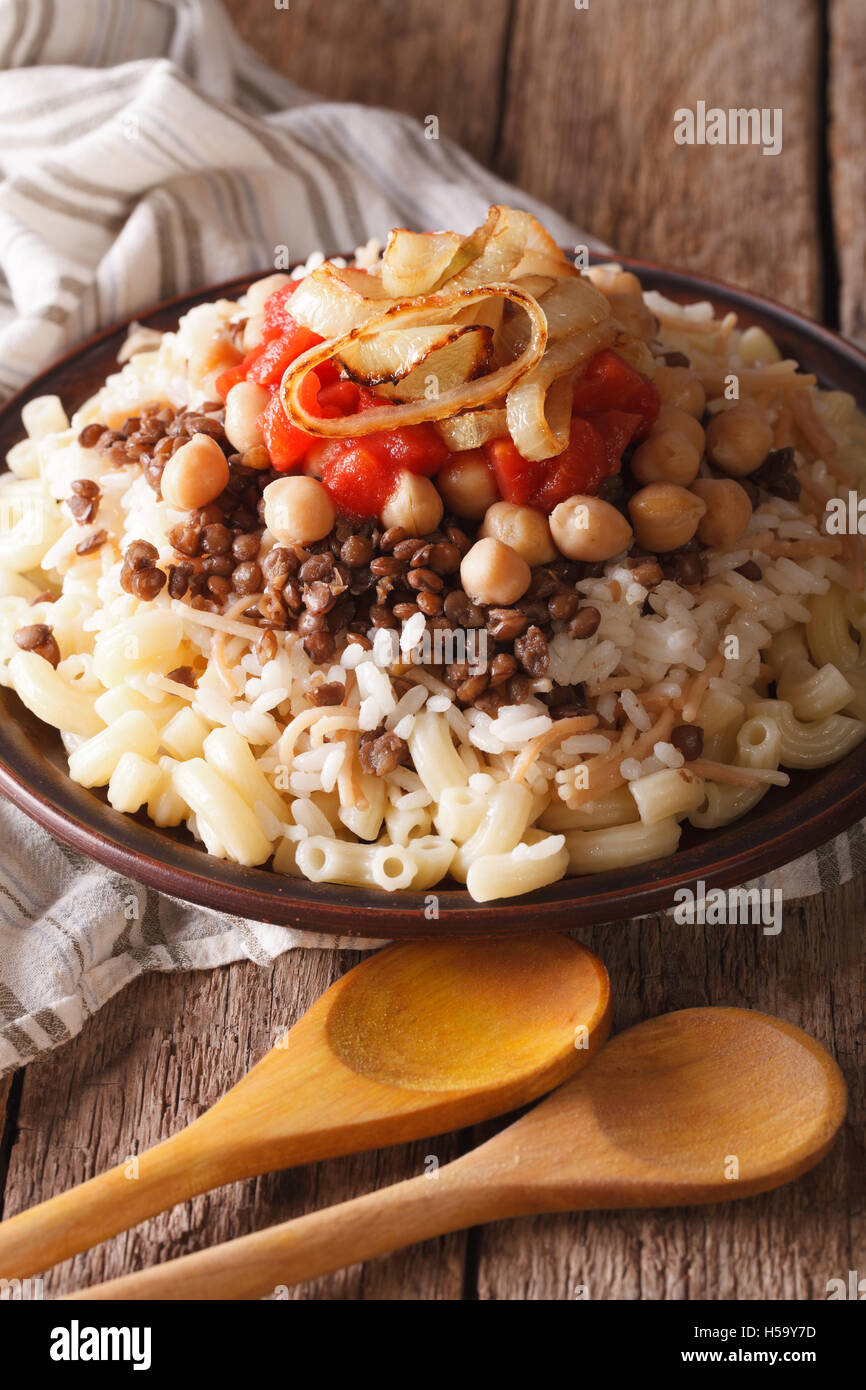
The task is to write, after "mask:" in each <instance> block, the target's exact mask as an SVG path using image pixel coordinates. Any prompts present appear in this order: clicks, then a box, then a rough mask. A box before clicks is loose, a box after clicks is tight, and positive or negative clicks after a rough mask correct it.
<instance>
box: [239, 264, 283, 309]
mask: <svg viewBox="0 0 866 1390" xmlns="http://www.w3.org/2000/svg"><path fill="white" fill-rule="evenodd" d="M291 283H292V277H291V275H284V274H283V272H282V271H281V270H278V271H277V272H276V274H275V275H266V276H265V277H264V279H262V280H254V281H253V283H252V284H251V285H250V287H249V289H248V290H247V313H249V314H260V313H261V312H262V310H263V309H264V307H265V300H266V299H267V298H268V297H269V296H270V295H272V294H273V293H274V290H281V289H282V288H283V286H284V285H290V284H291Z"/></svg>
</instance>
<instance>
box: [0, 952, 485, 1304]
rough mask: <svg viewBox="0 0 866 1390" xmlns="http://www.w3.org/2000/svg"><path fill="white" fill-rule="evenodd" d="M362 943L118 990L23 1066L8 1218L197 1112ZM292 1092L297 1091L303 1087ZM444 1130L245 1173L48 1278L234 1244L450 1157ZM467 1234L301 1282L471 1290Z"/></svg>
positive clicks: (117, 1269) (362, 1288) (386, 1291)
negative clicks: (307, 1163) (377, 1148)
mask: <svg viewBox="0 0 866 1390" xmlns="http://www.w3.org/2000/svg"><path fill="white" fill-rule="evenodd" d="M359 958H360V957H359V955H358V954H357V953H354V952H340V953H337V952H331V951H327V952H320V951H295V952H291V953H289V954H288V955H286V956H283V957H281V958H280V959H279V960H278V961H277V962H276V963H275V964H274V966H273V967H272V969H271V970H268V971H265V970H262V969H260V968H259V967H257V966H255V965H252V964H236V965H233V966H231V967H229V968H228V969H225V970H215V971H212V972H205V971H202V972H196V973H194V974H189V975H158V976H152V977H149V978H144V979H140V980H138V981H136V983H135V984H133V985H132V986H131V987H130V988H129V989H127V990H126V991H124V993H123V994H121V995H119V996H117V998H115V999H113V1000H112V1001H111V1002H110V1003H109V1004H108V1005H107V1006H106V1007H105V1009H103V1010H102V1011H101V1013H100V1014H99V1016H98V1017H97V1018H96V1019H94V1020H92V1021H91V1022H90V1023H89V1024H88V1025H87V1026H86V1028H85V1029H84V1030H83V1032H82V1033H81V1035H80V1036H79V1037H78V1038H76V1039H75V1040H74V1041H73V1042H72V1043H70V1044H69V1045H68V1046H66V1047H63V1048H61V1049H59V1050H58V1051H56V1052H53V1053H50V1054H48V1055H47V1056H46V1057H44V1058H42V1059H40V1060H38V1061H36V1062H34V1063H33V1064H32V1065H31V1066H30V1067H28V1068H27V1069H26V1071H25V1074H24V1086H23V1091H22V1096H21V1104H20V1110H19V1115H18V1131H17V1137H16V1140H15V1142H14V1144H13V1146H12V1149H11V1153H10V1156H9V1171H8V1178H7V1182H6V1191H5V1214H6V1215H7V1216H12V1215H14V1213H15V1212H17V1211H20V1210H22V1209H23V1208H25V1207H29V1206H31V1205H33V1204H34V1203H36V1202H39V1201H42V1200H44V1199H45V1198H47V1197H49V1196H51V1195H53V1194H54V1193H56V1192H59V1191H62V1190H63V1189H65V1188H67V1187H70V1186H72V1185H73V1184H75V1183H78V1182H82V1181H83V1180H84V1179H86V1178H88V1177H90V1176H92V1175H93V1174H94V1173H97V1172H100V1171H102V1170H103V1169H105V1168H108V1167H110V1166H112V1165H113V1164H115V1163H118V1162H121V1161H123V1160H124V1159H126V1158H127V1157H128V1156H129V1155H130V1154H134V1153H137V1152H141V1151H142V1150H143V1149H145V1148H148V1147H149V1146H150V1145H152V1144H154V1143H157V1142H158V1141H159V1140H160V1139H163V1138H166V1137H167V1136H168V1135H169V1134H172V1133H174V1132H175V1131H176V1130H177V1129H178V1128H180V1127H181V1126H182V1125H183V1124H187V1123H189V1122H190V1121H191V1120H193V1119H194V1118H195V1117H196V1116H198V1115H200V1114H201V1113H202V1111H203V1110H204V1109H206V1108H207V1107H208V1106H209V1105H211V1104H212V1103H213V1102H214V1101H215V1100H216V1099H217V1098H218V1097H219V1096H220V1095H222V1094H223V1092H224V1091H226V1090H227V1089H228V1087H229V1086H231V1085H232V1084H233V1083H234V1082H235V1081H236V1080H238V1079H239V1078H240V1077H241V1076H242V1075H243V1074H244V1073H245V1072H246V1071H248V1070H249V1068H250V1066H251V1065H252V1064H253V1062H255V1061H257V1060H258V1058H259V1057H261V1056H262V1055H263V1053H264V1052H266V1051H267V1049H268V1048H269V1047H270V1046H272V1045H273V1043H274V1042H275V1041H276V1040H277V1038H278V1037H279V1036H281V1034H282V1033H283V1032H284V1031H285V1030H286V1028H288V1027H290V1026H291V1024H292V1023H293V1022H294V1020H295V1019H296V1018H297V1017H298V1016H299V1015H300V1014H301V1013H302V1012H303V1011H304V1010H305V1009H307V1008H308V1007H309V1005H310V1004H311V1003H312V1002H313V1000H314V999H316V998H317V997H318V995H319V994H320V993H321V992H322V991H323V990H324V989H326V988H327V987H328V985H329V984H330V983H331V982H332V981H333V980H334V979H336V978H337V976H338V975H340V974H341V973H342V972H343V971H344V970H347V969H349V968H350V967H351V966H352V965H353V964H355V963H356V962H357V961H358V959H359ZM288 1099H289V1101H290V1098H288ZM458 1142H459V1141H458V1139H457V1138H456V1137H455V1136H445V1137H444V1138H441V1139H435V1140H426V1141H424V1142H422V1143H419V1144H412V1145H404V1146H401V1147H399V1148H395V1149H390V1150H383V1151H381V1152H378V1153H372V1154H366V1155H356V1156H351V1157H348V1158H345V1159H335V1160H333V1161H332V1162H329V1163H323V1164H320V1165H317V1166H316V1167H313V1168H302V1169H295V1170H291V1171H288V1172H283V1173H275V1174H270V1175H268V1176H266V1177H264V1178H260V1179H257V1180H252V1181H249V1182H241V1183H235V1184H232V1185H231V1186H230V1187H226V1188H223V1189H220V1190H219V1191H218V1192H215V1193H209V1194H206V1195H205V1196H202V1197H199V1198H197V1199H195V1200H194V1201H192V1202H188V1203H185V1204H184V1205H182V1206H179V1207H177V1208H175V1209H174V1210H173V1211H171V1212H168V1213H165V1214H164V1215H162V1216H160V1217H156V1218H155V1219H154V1220H152V1221H148V1222H146V1223H145V1224H143V1225H142V1226H140V1227H138V1228H136V1229H135V1230H133V1231H130V1232H126V1233H125V1234H123V1235H120V1236H117V1237H116V1238H115V1239H113V1240H111V1241H107V1242H106V1243H105V1244H104V1245H101V1246H98V1247H96V1248H95V1249H94V1250H91V1251H89V1252H87V1253H85V1254H84V1255H79V1256H76V1257H75V1259H73V1260H69V1261H67V1262H66V1263H65V1264H63V1265H60V1266H58V1267H57V1269H55V1270H52V1271H51V1272H50V1273H48V1274H47V1276H46V1280H45V1292H46V1296H47V1297H53V1296H56V1295H58V1294H60V1293H63V1292H66V1291H68V1290H71V1289H73V1288H82V1287H84V1286H86V1285H89V1284H94V1283H97V1282H99V1281H101V1280H104V1279H109V1278H112V1277H114V1276H115V1275H118V1274H120V1273H124V1272H128V1271H129V1270H132V1269H138V1268H141V1267H143V1266H146V1265H149V1264H154V1263H156V1262H158V1261H162V1260H167V1259H171V1258H174V1257H175V1256H177V1255H181V1254H186V1253H188V1252H189V1251H191V1250H196V1249H201V1248H202V1247H204V1246H206V1245H212V1244H216V1243H217V1242H219V1241H223V1240H229V1239H231V1238H232V1237H233V1236H236V1235H243V1234H246V1233H247V1232H248V1231H250V1230H253V1229H256V1228H259V1227H261V1226H266V1225H270V1224H272V1223H273V1222H275V1221H280V1220H285V1219H287V1218H288V1217H291V1216H296V1215H300V1214H302V1213H303V1212H305V1211H310V1210H312V1209H314V1208H315V1207H318V1206H326V1205H329V1204H330V1203H332V1202H337V1201H341V1200H343V1199H344V1198H345V1197H347V1196H351V1195H354V1194H355V1193H358V1192H364V1191H367V1190H368V1189H370V1188H373V1187H379V1186H384V1185H386V1184H388V1183H390V1182H396V1181H399V1180H400V1179H402V1178H404V1177H412V1176H414V1175H415V1174H416V1173H418V1172H420V1171H423V1166H424V1158H425V1155H427V1154H429V1153H435V1154H436V1155H437V1156H438V1157H439V1160H440V1162H442V1163H444V1162H447V1161H448V1160H449V1159H450V1158H452V1157H455V1156H456V1154H457V1152H458ZM465 1239H466V1238H465V1236H462V1235H455V1236H450V1237H446V1238H444V1239H442V1240H439V1241H435V1242H431V1248H430V1249H429V1250H428V1251H426V1252H425V1256H424V1257H419V1255H418V1252H417V1251H404V1252H401V1253H398V1254H396V1255H394V1256H393V1257H391V1258H390V1259H387V1260H379V1261H376V1262H374V1263H371V1264H370V1265H367V1266H364V1267H361V1266H357V1267H354V1268H352V1269H349V1270H345V1271H341V1272H340V1273H339V1274H336V1275H334V1276H333V1277H332V1278H328V1279H321V1280H317V1281H316V1282H315V1283H313V1284H310V1285H306V1286H303V1287H301V1288H299V1289H297V1290H293V1291H292V1297H294V1298H298V1299H303V1298H311V1297H315V1298H321V1299H341V1298H353V1299H354V1298H377V1299H391V1298H410V1299H419V1300H426V1299H431V1298H458V1297H459V1296H460V1290H461V1283H462V1269H463V1249H464V1244H465Z"/></svg>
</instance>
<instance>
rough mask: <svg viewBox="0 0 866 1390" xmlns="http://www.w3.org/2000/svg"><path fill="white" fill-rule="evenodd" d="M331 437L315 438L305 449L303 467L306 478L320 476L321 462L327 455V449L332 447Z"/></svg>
mask: <svg viewBox="0 0 866 1390" xmlns="http://www.w3.org/2000/svg"><path fill="white" fill-rule="evenodd" d="M333 443H334V441H333V440H332V439H317V440H316V442H315V444H312V445H311V446H310V448H309V449H308V450H307V453H306V457H305V458H304V463H303V469H304V472H305V473H306V475H307V477H308V478H321V476H322V462H323V460H324V459H326V458H327V456H328V450H329V449H331V448H332V447H333Z"/></svg>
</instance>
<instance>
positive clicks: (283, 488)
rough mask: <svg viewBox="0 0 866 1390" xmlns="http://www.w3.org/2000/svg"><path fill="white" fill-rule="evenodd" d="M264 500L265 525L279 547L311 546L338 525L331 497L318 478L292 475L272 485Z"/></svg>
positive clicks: (279, 479) (265, 491)
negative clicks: (335, 521)
mask: <svg viewBox="0 0 866 1390" xmlns="http://www.w3.org/2000/svg"><path fill="white" fill-rule="evenodd" d="M262 496H263V497H264V499H265V525H266V526H267V528H268V530H269V531H270V533H271V535H272V536H274V538H275V539H276V541H277V543H278V544H279V545H310V544H311V543H312V542H313V541H320V540H321V539H322V538H323V536H327V534H328V532H329V531H330V530H331V528H332V527H333V525H334V520H335V517H336V513H335V511H334V504H333V502H332V501H331V495H330V493H329V492H328V489H327V488H326V487H325V486H324V485H323V484H322V483H319V482H317V481H316V479H315V478H305V477H304V476H303V474H300V473H292V474H290V475H289V476H288V477H286V478H278V479H277V480H276V482H274V483H269V484H268V486H267V487H266V488H265V490H264V493H263V494H262Z"/></svg>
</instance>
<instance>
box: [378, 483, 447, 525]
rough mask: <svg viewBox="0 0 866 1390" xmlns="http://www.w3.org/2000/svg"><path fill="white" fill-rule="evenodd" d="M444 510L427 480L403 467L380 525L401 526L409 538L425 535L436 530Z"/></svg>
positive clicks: (433, 486)
mask: <svg viewBox="0 0 866 1390" xmlns="http://www.w3.org/2000/svg"><path fill="white" fill-rule="evenodd" d="M444 510H445V509H444V507H443V505H442V498H441V497H440V496H439V493H438V492H437V491H436V488H435V485H434V484H433V483H431V481H430V479H429V478H424V477H422V476H421V474H420V473H410V472H409V471H408V469H405V468H404V469H403V471H402V472H401V473H400V476H399V478H398V480H397V486H396V487H395V489H394V491H393V492H392V493H391V495H390V497H389V498H388V499H387V501H386V502H385V505H384V507H383V508H382V524H383V525H384V526H402V528H403V530H404V531H406V532H407V533H408V535H410V536H426V535H428V534H429V533H430V532H431V531H435V530H436V527H437V526H438V525H439V522H440V521H441V520H442V513H443V511H444Z"/></svg>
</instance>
